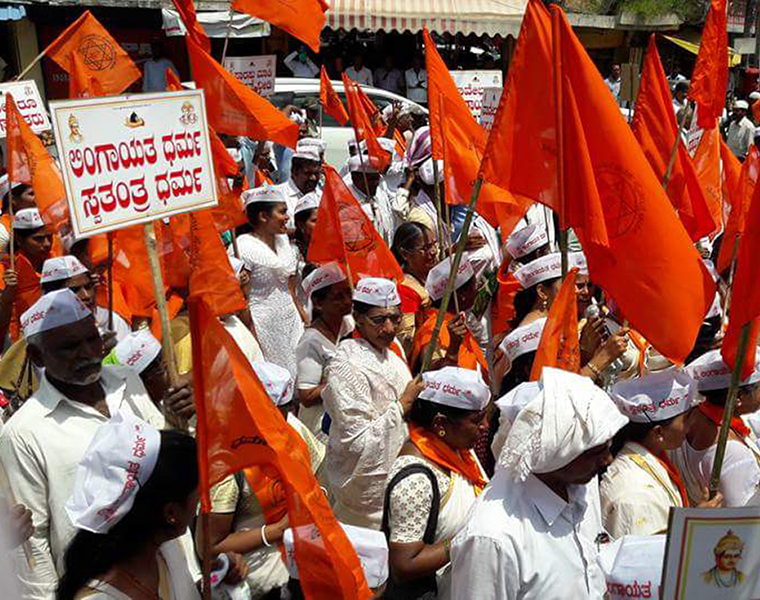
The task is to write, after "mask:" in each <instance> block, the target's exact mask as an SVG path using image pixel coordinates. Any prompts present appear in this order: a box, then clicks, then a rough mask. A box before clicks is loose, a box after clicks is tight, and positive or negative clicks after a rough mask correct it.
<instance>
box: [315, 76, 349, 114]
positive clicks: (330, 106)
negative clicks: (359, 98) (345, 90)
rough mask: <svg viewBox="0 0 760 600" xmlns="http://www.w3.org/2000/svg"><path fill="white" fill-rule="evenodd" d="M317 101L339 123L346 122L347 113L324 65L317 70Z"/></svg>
mask: <svg viewBox="0 0 760 600" xmlns="http://www.w3.org/2000/svg"><path fill="white" fill-rule="evenodd" d="M319 101H320V103H321V104H322V109H323V110H324V111H325V112H326V113H327V114H328V115H330V116H331V117H332V118H333V119H335V120H336V121H337V122H338V123H340V124H341V125H345V124H346V123H348V113H347V112H346V107H345V106H343V102H341V101H340V97H339V96H338V94H337V93H336V92H335V89H334V88H333V85H332V82H331V81H330V77H329V76H328V75H327V71H325V66H324V65H322V69H321V70H320V72H319Z"/></svg>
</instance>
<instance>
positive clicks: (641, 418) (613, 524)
mask: <svg viewBox="0 0 760 600" xmlns="http://www.w3.org/2000/svg"><path fill="white" fill-rule="evenodd" d="M611 396H612V399H613V400H614V402H615V404H617V406H618V408H619V409H620V412H622V413H623V414H624V415H626V416H627V417H628V418H629V419H630V420H631V421H630V423H628V424H627V425H626V426H625V427H623V429H621V430H620V432H619V433H618V435H617V436H616V437H615V442H614V444H613V450H612V451H613V454H615V455H616V456H615V460H614V461H613V462H612V464H611V465H610V468H609V469H607V472H606V473H605V474H604V477H603V479H602V482H601V484H600V486H599V490H600V493H601V500H602V518H603V520H604V527H605V529H606V530H607V533H609V534H610V535H611V536H612V537H613V538H616V539H617V538H621V537H623V536H625V535H654V534H657V533H663V532H664V531H667V529H668V516H669V514H670V509H671V507H683V506H689V499H688V497H687V494H686V487H685V486H684V484H683V482H682V480H681V475H680V474H679V473H678V470H677V469H676V468H675V466H674V465H673V463H672V462H671V461H670V459H669V458H668V456H667V451H669V450H670V451H672V450H675V449H677V448H680V447H681V444H683V442H684V440H685V439H686V433H687V431H688V428H689V423H690V422H691V414H692V413H693V409H694V408H695V407H696V406H697V405H698V404H699V403H700V402H702V400H703V398H701V397H700V396H699V394H698V393H697V383H696V381H694V380H693V379H692V378H691V377H690V376H689V375H688V374H687V373H685V372H684V371H682V370H680V369H673V370H670V371H663V372H660V373H654V374H652V375H648V376H646V377H642V378H640V379H639V378H637V379H630V380H628V381H621V382H620V383H617V384H615V385H614V386H613V387H612V390H611ZM705 495H706V490H705ZM721 501H722V498H721V497H718V496H716V497H715V498H714V499H713V500H710V501H707V502H705V503H702V504H700V506H702V507H704V508H707V507H713V506H720V503H721Z"/></svg>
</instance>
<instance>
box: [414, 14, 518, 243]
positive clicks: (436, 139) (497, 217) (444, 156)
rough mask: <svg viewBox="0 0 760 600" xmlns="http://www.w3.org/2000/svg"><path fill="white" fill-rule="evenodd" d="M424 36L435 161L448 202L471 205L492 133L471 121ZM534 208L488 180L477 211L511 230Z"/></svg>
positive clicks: (432, 48)
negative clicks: (438, 163) (439, 165)
mask: <svg viewBox="0 0 760 600" xmlns="http://www.w3.org/2000/svg"><path fill="white" fill-rule="evenodd" d="M424 37H425V64H426V67H427V72H428V108H429V109H430V139H431V143H432V150H433V158H435V159H436V160H443V166H444V180H445V183H446V185H445V192H446V202H447V203H449V204H468V203H469V202H470V198H471V196H472V192H473V187H474V185H475V180H474V178H473V176H472V175H473V173H477V172H478V170H479V169H480V165H481V162H482V160H483V157H484V155H485V153H486V145H487V142H488V133H487V132H486V130H485V129H483V128H482V127H481V126H480V125H479V124H478V123H477V121H475V118H474V117H473V116H472V113H471V112H470V109H469V107H468V106H467V104H466V103H465V101H464V98H462V95H461V94H460V93H459V90H458V89H457V87H456V84H455V83H454V80H453V79H452V77H451V74H450V73H449V70H448V67H446V63H445V62H443V59H442V58H441V56H440V54H438V50H436V47H435V42H433V39H432V37H431V36H430V33H429V32H428V31H427V29H426V30H425V31H424ZM444 146H445V147H444ZM530 204H531V202H530V201H528V200H527V199H520V200H518V199H516V198H514V197H513V196H512V194H510V193H509V192H507V191H506V190H504V189H500V188H499V187H497V186H496V185H493V184H492V183H491V182H490V180H488V179H485V180H484V182H483V185H482V187H481V189H480V194H479V196H478V203H477V205H476V209H477V211H478V212H479V213H480V214H481V215H483V217H484V218H486V219H487V220H488V221H489V222H490V223H491V225H493V226H501V228H502V230H503V231H512V228H513V227H514V224H515V223H516V222H517V221H518V220H519V219H520V217H522V215H524V214H525V211H527V210H528V207H529V206H530ZM495 205H501V206H495Z"/></svg>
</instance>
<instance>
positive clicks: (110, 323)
mask: <svg viewBox="0 0 760 600" xmlns="http://www.w3.org/2000/svg"><path fill="white" fill-rule="evenodd" d="M106 235H107V236H108V331H113V232H112V231H109V232H108V233H107V234H106Z"/></svg>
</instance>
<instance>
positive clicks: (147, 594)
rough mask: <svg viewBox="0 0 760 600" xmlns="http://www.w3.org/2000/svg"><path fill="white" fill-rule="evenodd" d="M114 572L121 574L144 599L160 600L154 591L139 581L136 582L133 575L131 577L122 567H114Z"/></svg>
mask: <svg viewBox="0 0 760 600" xmlns="http://www.w3.org/2000/svg"><path fill="white" fill-rule="evenodd" d="M116 570H117V571H118V572H119V573H122V574H123V575H124V576H125V577H126V578H127V579H129V582H130V583H131V584H132V585H134V586H135V588H137V589H138V590H140V594H142V595H143V596H145V597H146V598H150V599H151V600H161V596H159V595H158V593H156V592H155V591H154V590H152V589H150V588H149V587H148V586H147V585H145V584H144V583H142V582H141V581H140V580H138V579H137V578H136V577H135V576H134V575H132V574H131V573H130V572H129V571H127V570H126V569H124V568H122V567H116Z"/></svg>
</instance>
